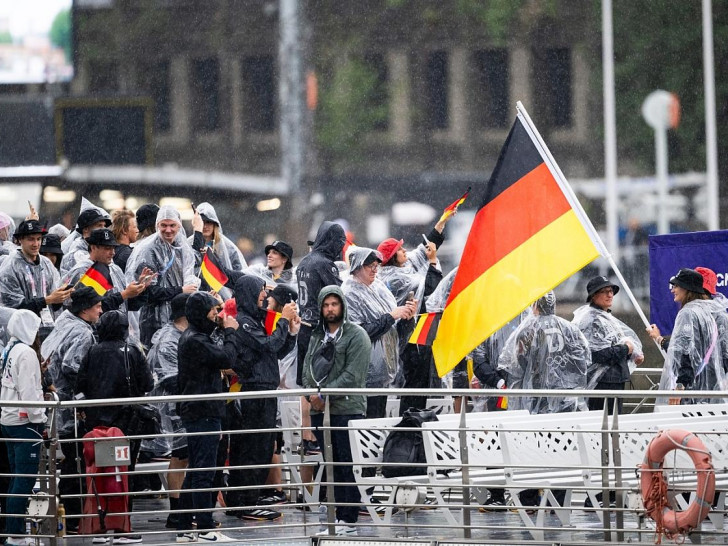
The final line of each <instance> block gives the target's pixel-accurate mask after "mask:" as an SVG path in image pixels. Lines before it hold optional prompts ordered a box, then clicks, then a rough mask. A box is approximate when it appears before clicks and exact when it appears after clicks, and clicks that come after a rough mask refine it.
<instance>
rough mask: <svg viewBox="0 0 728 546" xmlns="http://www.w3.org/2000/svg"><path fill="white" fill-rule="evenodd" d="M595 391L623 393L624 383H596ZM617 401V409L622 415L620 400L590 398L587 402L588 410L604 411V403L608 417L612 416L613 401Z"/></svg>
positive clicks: (621, 400)
mask: <svg viewBox="0 0 728 546" xmlns="http://www.w3.org/2000/svg"><path fill="white" fill-rule="evenodd" d="M594 390H595V391H623V390H624V383H597V386H596V387H594ZM615 400H617V409H618V411H619V413H622V402H623V401H624V400H623V399H622V398H590V399H589V401H588V404H589V409H590V410H600V409H604V402H605V401H606V402H607V404H608V406H607V411H608V412H609V415H612V413H614V401H615Z"/></svg>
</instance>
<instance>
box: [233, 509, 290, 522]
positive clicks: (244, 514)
mask: <svg viewBox="0 0 728 546" xmlns="http://www.w3.org/2000/svg"><path fill="white" fill-rule="evenodd" d="M280 517H281V513H280V512H277V511H275V510H268V509H267V508H251V509H249V510H241V511H240V515H239V516H238V518H240V519H250V520H254V521H273V520H276V519H278V518H280Z"/></svg>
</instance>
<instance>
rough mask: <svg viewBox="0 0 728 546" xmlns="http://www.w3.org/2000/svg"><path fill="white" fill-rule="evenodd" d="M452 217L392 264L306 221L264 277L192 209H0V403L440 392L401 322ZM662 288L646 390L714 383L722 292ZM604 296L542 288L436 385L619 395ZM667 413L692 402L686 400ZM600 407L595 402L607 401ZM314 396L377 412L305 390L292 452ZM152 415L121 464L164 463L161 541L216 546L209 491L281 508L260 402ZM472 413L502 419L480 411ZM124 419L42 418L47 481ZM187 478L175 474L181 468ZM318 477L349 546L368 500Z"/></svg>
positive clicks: (626, 369)
mask: <svg viewBox="0 0 728 546" xmlns="http://www.w3.org/2000/svg"><path fill="white" fill-rule="evenodd" d="M451 217H452V216H449V217H447V218H445V217H443V219H441V220H440V221H438V222H437V223H436V224H435V225H434V226H433V228H432V229H431V230H430V232H429V233H428V234H427V235H426V237H424V238H423V243H421V244H419V245H418V246H417V247H416V248H414V249H412V250H409V251H408V250H407V249H405V246H404V241H403V240H401V239H399V240H398V239H393V238H389V239H386V240H384V241H382V242H381V243H380V244H379V245H378V246H377V248H367V247H363V246H356V245H352V244H351V242H350V241H348V240H347V235H346V233H345V231H344V229H343V227H342V226H341V225H340V224H337V223H334V222H323V223H322V224H321V226H320V227H319V229H318V232H317V235H316V237H315V239H314V240H313V241H309V248H308V249H307V251H306V252H302V254H303V255H302V256H298V258H300V260H299V261H298V265H297V267H294V265H293V263H294V261H295V259H296V258H297V257H296V256H295V251H294V249H293V248H292V246H291V245H290V244H288V243H286V242H284V241H275V242H273V243H272V244H270V245H267V246H266V247H265V256H266V263H265V264H259V265H253V266H248V264H247V263H246V260H245V258H244V257H243V255H242V253H241V252H240V250H238V248H237V247H236V246H235V245H234V244H233V243H232V241H230V239H228V238H227V237H226V236H225V235H224V233H223V230H222V226H221V223H220V220H219V218H218V216H217V214H216V212H215V209H214V207H213V206H212V205H211V204H209V203H202V204H200V205H199V206H198V207H197V208H196V210H195V213H194V217H193V219H192V231H193V233H192V235H190V236H187V234H186V232H185V229H184V228H183V226H182V220H181V216H180V213H179V211H177V210H175V209H174V208H173V207H170V206H162V207H158V206H156V205H153V204H148V205H144V206H142V207H141V208H139V210H137V211H136V213H134V212H132V211H129V210H119V211H115V212H114V213H113V214H111V215H110V214H108V213H107V212H106V211H105V210H103V209H102V208H100V207H97V206H95V205H93V204H91V203H90V202H88V201H85V200H84V203H83V205H82V210H81V212H80V214H79V216H78V219H77V223H76V226H75V228H74V229H73V231H69V230H67V229H66V228H64V227H63V226H60V225H56V226H53V227H52V228H50V229H48V230H47V229H46V225H45V223H43V222H41V221H40V219H39V218H38V215H37V214H36V213H35V211H33V210H31V214H30V215H29V216H28V217H27V218H26V219H25V220H23V221H22V222H20V223H19V224H18V225H17V227H16V226H15V224H14V222H13V220H12V219H11V218H9V217H8V216H7V215H4V214H2V213H0V303H1V304H2V307H0V325H2V329H0V342H1V343H2V344H3V346H4V349H3V351H2V356H1V357H0V366H1V367H2V394H1V396H0V398H1V399H2V400H3V401H36V400H43V398H44V393H51V392H52V393H54V395H55V396H57V397H58V398H59V399H60V400H65V401H71V400H78V399H83V398H86V399H115V398H126V397H136V396H144V395H146V394H152V395H176V394H181V395H203V394H214V393H221V392H225V391H243V392H254V391H272V390H276V389H279V388H292V387H295V386H302V387H306V388H312V389H317V390H320V389H322V388H360V389H365V388H378V389H381V388H389V387H401V388H413V389H418V388H419V389H421V388H429V387H440V386H441V385H442V381H441V379H440V378H439V377H438V376H437V373H436V372H435V366H434V361H433V356H432V351H431V349H430V348H429V347H428V346H425V345H416V344H412V343H408V340H409V338H410V335H411V333H412V331H413V330H414V327H415V322H416V318H417V317H418V315H420V314H422V313H425V312H436V311H440V310H442V309H443V308H444V305H445V302H446V301H447V298H448V295H449V292H450V289H451V287H452V284H453V279H454V276H455V274H456V271H452V272H450V273H449V274H448V275H445V276H443V271H442V267H441V265H440V262H439V260H438V257H437V252H438V248H439V247H440V245H442V243H443V242H444V235H443V232H444V229H445V226H446V224H447V222H448V220H449V219H450V218H451ZM212 257H214V262H213V263H214V264H215V268H216V269H219V271H220V273H221V274H220V275H218V276H217V277H215V280H214V282H213V281H212V280H211V279H210V278H209V277H207V276H206V275H205V274H201V273H202V272H203V270H205V268H208V269H209V265H206V264H208V263H209V262H207V259H208V258H212ZM211 282H212V285H211V284H210V283H211ZM670 282H671V284H672V287H673V288H672V290H673V293H674V295H675V301H676V302H678V303H679V304H680V305H681V306H682V308H681V310H680V312H679V313H678V316H677V320H676V323H675V331H674V333H673V335H672V336H666V335H661V333H660V332H659V330H658V329H657V327H655V326H654V325H653V326H652V327H651V328H649V329H648V333H649V335H650V336H651V337H653V338H654V339H656V341H657V342H658V343H659V344H660V345H661V346H662V347H663V348H664V349H665V350H666V351H667V361H666V365H665V366H664V369H663V377H662V381H661V387H663V388H665V389H666V390H679V389H684V390H693V391H699V390H713V389H718V388H721V389H722V388H725V386H726V367H727V366H728V333H727V332H725V330H726V327H727V326H728V315H726V302H725V298H723V297H722V296H720V295H719V294H717V293H716V291H715V273H713V272H712V271H710V270H707V269H705V268H702V269H701V268H699V269H698V270H697V271H696V270H691V269H681V270H680V271H679V272H678V274H676V275H675V276H674V277H673V278H672V279H671V281H670ZM218 284H219V286H218ZM214 288H216V289H214ZM618 292H619V286H617V285H616V284H614V283H613V282H611V281H610V280H609V279H608V278H606V277H602V276H599V277H595V278H593V279H591V280H590V281H589V283H588V284H587V286H586V296H587V297H586V304H585V305H583V306H582V307H580V308H578V309H577V310H576V311H575V313H574V319H573V320H572V321H567V320H565V319H564V318H561V317H559V316H557V315H556V314H555V308H556V305H555V304H556V298H555V296H554V294H553V292H549V293H547V294H545V295H544V296H542V297H541V298H539V299H538V300H537V301H536V302H534V303H533V305H532V306H531V307H530V308H529V309H527V310H525V311H524V312H523V313H521V315H520V316H518V317H516V318H515V319H513V320H512V321H511V322H510V323H508V324H507V325H506V326H504V327H503V328H502V329H501V330H500V331H498V332H496V333H495V334H494V335H492V336H491V337H489V338H488V339H487V340H486V341H485V342H484V343H483V344H481V345H480V346H479V347H477V348H476V349H475V350H474V351H473V352H472V353H471V355H469V356H468V358H466V359H464V360H463V362H461V363H460V364H458V366H457V367H456V368H455V370H454V372H452V386H454V387H460V388H462V387H467V386H468V385H470V386H473V387H476V388H478V387H484V388H492V389H511V390H512V389H519V388H523V389H545V390H551V389H558V390H572V389H608V390H619V389H623V388H624V385H625V383H626V382H627V381H628V380H629V377H630V374H631V372H632V371H633V370H634V368H635V367H636V366H637V365H640V364H641V363H642V362H643V360H644V353H643V350H642V345H641V342H640V340H639V337H638V336H637V335H636V333H635V332H634V331H633V330H632V329H630V328H629V327H628V326H627V325H626V324H624V323H623V322H621V321H620V320H618V319H617V318H616V317H615V316H614V315H613V314H612V313H611V307H612V303H613V298H614V296H615V295H616V294H617V293H618ZM271 317H273V320H271ZM469 362H472V367H470V366H469V365H468V363H469ZM469 370H471V371H472V378H471V377H470V375H469ZM683 400H691V401H700V400H701V399H700V397H699V395H697V394H693V395H691V396H690V398H683ZM606 402H607V403H608V404H609V407H610V409H611V408H612V407H613V406H612V404H613V401H611V400H607V401H606ZM327 403H328V405H329V410H330V415H331V425H332V426H334V427H346V425H347V423H348V422H349V421H351V420H353V419H361V418H378V417H384V416H385V414H386V404H387V397H386V396H379V395H377V396H374V395H372V396H334V397H331V398H330V400H326V399H325V397H324V396H322V395H321V394H320V393H319V394H316V395H312V396H307V397H305V398H304V399H302V400H301V404H302V411H303V414H302V422H303V423H302V424H303V426H304V427H311V430H307V431H306V433H304V442H303V444H304V449H305V450H306V452H307V453H309V454H311V453H316V452H317V451H319V450H320V445H321V444H322V442H323V436H322V434H323V433H322V429H321V427H322V424H323V411H324V409H325V407H326V404H327ZM604 403H605V399H604V398H601V397H595V398H592V399H586V400H585V399H582V398H579V397H576V396H574V397H570V396H559V397H553V396H540V397H538V396H537V397H515V396H514V397H511V399H510V402H509V407H510V408H525V409H527V410H528V411H530V412H531V413H551V412H566V411H577V410H583V409H587V408H589V409H599V408H601V407H603V404H604ZM620 404H621V401H620V402H618V404H617V405H618V409H621V405H620ZM424 405H425V399H424V397H421V396H403V397H401V404H400V413H403V412H404V411H405V410H406V409H408V408H410V407H415V408H422V407H424ZM160 409H161V420H162V429H163V432H165V433H168V434H169V435H168V436H161V437H153V438H149V439H147V440H144V441H142V442H139V441H132V443H131V468H132V469H133V467H134V464H135V463H136V461H137V459H138V458H139V457H141V456H143V454H145V453H146V454H151V455H153V456H164V457H169V458H170V459H169V460H170V463H169V468H170V470H171V472H170V474H169V478H168V481H169V486H170V489H171V490H172V493H171V494H170V514H169V517H168V519H167V524H166V525H167V527H168V528H172V529H176V531H177V542H180V543H186V542H195V541H203V542H204V541H210V542H215V541H225V540H228V537H226V536H225V535H224V534H222V533H221V532H219V531H218V530H217V528H216V523H215V521H214V519H213V517H212V513H213V509H214V508H215V505H216V502H217V500H218V496H217V494H215V493H213V491H216V490H218V489H219V490H225V491H226V494H225V495H224V496H223V497H222V499H221V500H222V502H223V504H224V506H225V508H226V513H227V514H228V515H229V516H234V517H238V518H240V519H244V520H255V521H272V520H276V519H278V518H279V517H281V513H280V512H279V511H278V510H275V509H274V507H273V505H274V504H277V503H280V502H283V501H285V500H286V496H285V494H284V493H283V491H282V490H281V487H280V477H275V469H272V470H271V469H269V466H271V463H272V462H273V463H275V461H276V460H277V459H276V457H277V452H279V450H280V448H281V442H282V439H281V435H280V434H276V433H275V428H276V419H277V398H275V397H259V398H257V397H245V398H242V399H238V400H236V401H234V402H233V403H229V402H228V403H226V401H225V400H219V401H217V400H204V401H186V402H183V403H180V404H174V403H169V404H161V405H160ZM485 409H487V410H490V411H496V410H499V409H504V408H503V407H502V406H501V405H500V404H495V399H491V400H488V403H487V405H486V406H485ZM132 416H133V412H130V411H128V407H125V406H119V405H110V406H103V407H99V406H96V407H89V408H86V409H85V411H83V412H81V411H75V410H74V408H72V407H66V408H64V410H63V411H62V412H61V413H60V415H58V423H57V433H58V436H59V438H60V439H61V440H62V444H61V445H62V450H63V454H64V458H63V460H62V462H61V464H60V469H61V475H62V476H71V475H75V474H78V473H83V468H84V467H83V456H82V453H83V443H82V442H81V441H80V439H81V438H82V437H83V435H84V434H85V433H86V432H87V431H88V430H91V429H93V428H94V427H98V426H106V427H110V426H116V427H118V428H120V429H121V430H122V431H123V432H124V433H126V434H133V433H134V431H133V430H132V428H131V427H132V421H133V419H132ZM45 422H46V415H45V413H44V412H43V411H42V410H39V409H38V408H27V409H23V408H17V407H5V406H3V407H2V417H1V418H0V423H1V424H2V433H3V436H4V437H5V438H26V439H28V438H39V437H42V435H43V433H44V432H43V431H44V429H45ZM221 432H227V434H222V435H221ZM188 434H191V435H189V436H188ZM332 443H333V446H332V447H333V457H334V459H335V461H336V462H339V463H346V462H351V451H350V447H349V441H348V437H347V435H346V433H345V431H341V430H339V431H335V432H333V433H332ZM6 445H7V456H8V460H7V461H5V463H6V464H7V467H8V468H9V469H10V471H11V473H15V474H33V473H35V472H36V471H37V463H38V445H39V444H38V443H30V442H25V443H22V442H18V443H7V444H6ZM2 451H3V453H2V455H5V453H4V451H5V450H2ZM140 453H141V454H142V455H140ZM2 464H3V461H2V460H0V465H2ZM226 464H228V465H229V467H230V472H229V476H228V477H227V480H228V481H227V486H228V487H230V489H229V490H228V489H227V488H226V487H224V486H225V485H226V484H225V481H224V480H225V479H226V477H225V476H224V475H223V473H222V472H219V471H217V472H216V471H215V467H218V468H219V467H222V466H224V465H226ZM34 466H35V467H34ZM273 466H275V465H273ZM32 467H34V468H32ZM186 468H188V469H194V471H191V472H187V473H186V474H185V473H184V469H186ZM372 471H374V470H373V469H372ZM272 476H273V477H272ZM334 477H335V481H336V483H337V487H336V490H335V498H336V501H337V502H340V503H342V504H341V505H340V506H338V507H337V509H336V527H335V531H336V534H339V535H353V534H356V532H357V529H356V526H355V525H354V524H355V523H356V522H357V520H358V517H359V512H360V510H359V509H358V508H356V504H357V503H364V504H370V503H376V499H375V498H374V497H371V492H369V494H370V497H369V498H361V496H360V494H359V491H358V489H357V488H356V487H355V486H354V476H353V474H352V470H351V467H350V466H347V465H345V464H344V465H336V466H335V471H334ZM304 479H305V477H304ZM309 479H310V478H309ZM0 485H2V484H0ZM32 485H33V484H32V480H30V481H29V479H28V478H26V477H18V478H13V479H12V480H11V483H9V484H5V486H6V488H7V491H8V492H11V493H13V494H17V495H23V494H29V493H30V490H31V487H32ZM188 489H190V490H192V491H191V492H189V493H187V492H185V491H186V490H188ZM179 490H181V491H182V494H179V493H177V492H176V491H179ZM59 492H60V495H61V500H62V502H64V503H65V507H66V510H67V513H68V514H69V517H68V518H67V530H68V532H70V533H73V532H75V531H77V529H78V523H79V522H78V515H79V514H80V513H81V510H82V507H81V501H80V498H79V497H77V496H74V495H78V494H79V493H81V492H82V484H81V483H80V481H79V480H77V479H61V481H60V487H59ZM527 496H528V492H525V495H524V498H525V497H527ZM524 502H525V501H524ZM503 503H504V497H503V492H499V491H492V492H491V496H490V498H489V499H488V501H486V506H484V507H483V509H484V510H487V509H489V507H493V506H501V505H503ZM131 504H132V503H131V501H130V506H129V511H131V510H132V506H131ZM2 512H3V513H8V514H11V515H14V514H17V517H11V518H8V519H7V520H2V521H4V522H5V521H6V522H7V527H6V532H7V533H8V534H10V535H12V536H11V537H10V538H9V539H8V544H11V545H23V546H25V545H29V544H30V542H31V541H30V540H29V538H28V537H24V536H23V535H24V530H25V528H24V526H23V525H22V518H23V516H22V514H23V513H24V503H23V501H22V498H19V497H13V498H11V499H10V500H7V501H6V502H5V506H2ZM193 522H194V524H195V525H196V531H195V532H193V531H192V529H193ZM106 540H107V539H105V538H101V539H100V540H99V542H104V541H106ZM140 540H141V537H140V536H135V535H130V534H126V535H124V536H121V535H120V536H119V537H116V538H114V539H113V541H114V543H117V544H124V543H132V542H139V541H140Z"/></svg>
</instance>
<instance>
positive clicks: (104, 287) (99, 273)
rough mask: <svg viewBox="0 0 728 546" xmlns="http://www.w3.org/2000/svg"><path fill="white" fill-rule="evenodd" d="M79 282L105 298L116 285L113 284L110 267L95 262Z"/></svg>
mask: <svg viewBox="0 0 728 546" xmlns="http://www.w3.org/2000/svg"><path fill="white" fill-rule="evenodd" d="M78 282H80V283H81V284H85V285H86V286H90V287H91V288H93V289H94V290H95V291H96V293H97V294H98V295H99V296H103V295H104V294H106V292H108V291H109V290H111V289H112V288H114V284H113V283H112V282H111V271H109V266H108V265H106V264H102V263H101V262H94V263H93V265H91V267H89V268H88V269H87V270H86V273H84V274H83V276H82V277H81V278H80V279H79V280H78Z"/></svg>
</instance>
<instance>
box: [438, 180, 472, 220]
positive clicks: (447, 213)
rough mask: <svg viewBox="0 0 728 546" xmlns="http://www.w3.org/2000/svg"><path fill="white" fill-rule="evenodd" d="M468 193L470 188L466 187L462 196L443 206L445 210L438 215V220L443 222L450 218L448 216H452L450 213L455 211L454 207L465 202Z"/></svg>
mask: <svg viewBox="0 0 728 546" xmlns="http://www.w3.org/2000/svg"><path fill="white" fill-rule="evenodd" d="M469 193H470V188H469V187H468V190H467V191H466V192H465V193H464V194H463V196H462V197H461V198H460V199H458V200H457V201H455V202H454V203H451V204H450V205H448V206H447V207H446V208H445V210H443V211H442V216H440V220H439V221H440V222H444V221H445V220H447V219H448V218H450V216H452V214H453V213H454V212H455V209H456V208H458V207H459V206H460V205H462V204H463V203H465V200H466V199H467V198H468V194H469Z"/></svg>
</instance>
